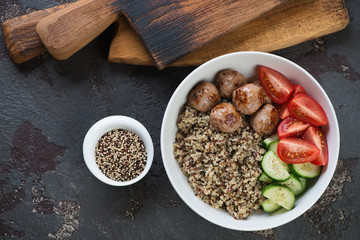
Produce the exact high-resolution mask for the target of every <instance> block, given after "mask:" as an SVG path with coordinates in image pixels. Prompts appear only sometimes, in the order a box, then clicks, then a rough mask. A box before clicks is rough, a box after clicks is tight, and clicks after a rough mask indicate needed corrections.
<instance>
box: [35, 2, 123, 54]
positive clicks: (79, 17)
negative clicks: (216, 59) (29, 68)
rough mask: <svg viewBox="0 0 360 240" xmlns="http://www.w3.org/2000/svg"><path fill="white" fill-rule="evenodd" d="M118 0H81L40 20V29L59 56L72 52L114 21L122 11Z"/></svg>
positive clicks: (46, 44)
mask: <svg viewBox="0 0 360 240" xmlns="http://www.w3.org/2000/svg"><path fill="white" fill-rule="evenodd" d="M117 2H118V1H117V0H80V1H77V2H75V3H73V4H72V5H71V6H69V7H67V8H64V9H62V10H60V11H57V12H56V13H53V14H51V15H49V16H47V17H45V18H43V19H41V20H40V21H39V23H38V24H37V26H36V31H37V33H38V34H39V36H40V38H41V40H42V42H43V44H44V45H45V47H46V48H47V50H48V51H49V52H50V53H51V54H52V55H53V57H54V58H56V59H58V60H64V59H67V58H69V57H70V56H72V55H73V54H74V53H76V52H77V51H79V50H80V49H81V48H83V47H84V46H86V45H87V44H88V43H89V42H91V41H92V40H93V39H94V38H96V37H97V36H98V35H100V33H102V32H103V31H104V30H105V29H106V28H108V27H109V26H110V25H111V24H112V23H113V22H115V21H116V19H117V17H118V14H119V6H118V5H117Z"/></svg>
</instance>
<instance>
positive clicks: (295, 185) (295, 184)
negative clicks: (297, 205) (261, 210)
mask: <svg viewBox="0 0 360 240" xmlns="http://www.w3.org/2000/svg"><path fill="white" fill-rule="evenodd" d="M279 184H281V185H285V186H288V187H289V188H290V189H291V190H292V191H293V193H294V195H295V196H297V195H299V194H300V193H302V192H303V191H304V190H305V187H303V184H302V183H301V181H300V179H299V178H298V177H297V176H295V175H294V174H292V173H290V179H289V180H287V181H285V182H281V183H279Z"/></svg>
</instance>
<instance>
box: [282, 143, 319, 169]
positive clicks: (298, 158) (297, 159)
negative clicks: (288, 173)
mask: <svg viewBox="0 0 360 240" xmlns="http://www.w3.org/2000/svg"><path fill="white" fill-rule="evenodd" d="M319 153H320V150H319V149H318V148H317V147H316V146H315V145H314V144H311V143H309V142H307V141H305V140H302V139H299V138H282V139H280V142H279V144H278V147H277V154H278V156H279V158H280V159H281V160H282V161H284V162H286V163H289V164H297V163H306V162H312V161H314V160H315V159H317V158H318V156H319Z"/></svg>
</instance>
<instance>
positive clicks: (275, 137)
mask: <svg viewBox="0 0 360 240" xmlns="http://www.w3.org/2000/svg"><path fill="white" fill-rule="evenodd" d="M277 140H279V136H278V135H277V133H274V134H273V135H271V136H270V137H267V138H265V139H264V141H263V146H264V148H265V149H268V147H269V145H270V143H272V142H275V141H277Z"/></svg>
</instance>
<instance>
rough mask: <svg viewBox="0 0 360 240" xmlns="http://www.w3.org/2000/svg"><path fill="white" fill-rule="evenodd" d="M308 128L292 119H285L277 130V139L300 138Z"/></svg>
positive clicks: (306, 125) (306, 124) (307, 125)
mask: <svg viewBox="0 0 360 240" xmlns="http://www.w3.org/2000/svg"><path fill="white" fill-rule="evenodd" d="M309 126H310V124H308V123H304V122H302V121H300V120H297V119H296V118H293V117H287V118H285V119H284V120H282V121H281V123H280V124H279V127H278V129H277V133H278V135H279V138H283V137H301V135H302V133H303V131H304V130H305V129H307V128H308V127H309Z"/></svg>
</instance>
